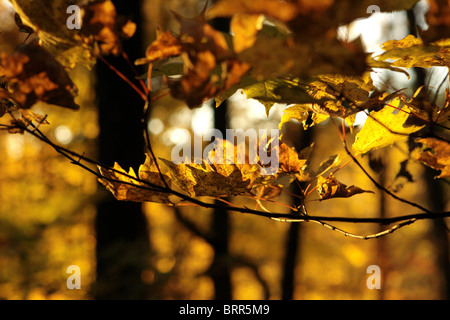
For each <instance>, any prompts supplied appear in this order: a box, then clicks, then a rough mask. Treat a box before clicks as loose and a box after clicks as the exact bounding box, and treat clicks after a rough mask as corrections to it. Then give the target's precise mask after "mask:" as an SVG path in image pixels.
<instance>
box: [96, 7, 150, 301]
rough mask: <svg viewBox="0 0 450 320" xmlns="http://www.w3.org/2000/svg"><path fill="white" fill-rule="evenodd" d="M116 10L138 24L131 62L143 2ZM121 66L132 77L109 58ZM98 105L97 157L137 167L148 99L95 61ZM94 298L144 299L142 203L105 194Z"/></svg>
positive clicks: (135, 53) (138, 50)
mask: <svg viewBox="0 0 450 320" xmlns="http://www.w3.org/2000/svg"><path fill="white" fill-rule="evenodd" d="M113 2H114V4H115V6H116V9H117V12H118V14H120V15H124V16H130V18H131V19H133V21H134V22H136V23H137V24H138V28H137V30H138V31H137V34H135V36H134V37H133V38H132V39H130V40H127V41H126V42H125V43H124V51H125V52H126V53H127V54H128V56H129V57H130V59H131V61H134V59H136V58H138V57H141V56H142V54H143V53H142V51H143V50H142V47H141V45H142V44H141V36H142V34H141V33H140V31H141V30H142V28H141V27H140V25H139V24H140V21H141V18H140V5H141V1H127V2H124V1H113ZM107 60H108V61H109V62H110V63H111V64H112V65H114V66H115V67H116V68H117V69H119V70H120V71H121V72H123V73H124V74H125V75H127V76H128V77H129V78H130V79H133V78H134V74H133V73H132V72H131V70H130V67H129V65H128V64H127V63H126V61H125V60H124V59H123V58H121V57H120V58H119V57H107ZM96 72H97V88H96V90H97V99H98V108H99V125H100V137H99V142H98V143H99V145H98V150H99V161H100V162H101V163H103V164H108V165H113V164H114V162H118V163H119V164H120V165H121V166H122V167H123V168H125V170H128V168H129V167H133V168H134V169H135V170H136V169H137V168H138V166H139V165H140V164H141V163H143V161H144V139H143V133H142V129H141V128H142V127H141V117H142V113H143V106H144V103H143V101H142V100H141V98H140V97H139V96H138V94H136V92H135V91H133V90H132V89H131V88H130V87H129V86H128V85H127V84H126V83H125V82H124V81H123V80H122V79H120V78H119V77H118V76H117V75H116V74H115V73H114V72H112V71H111V70H110V69H109V68H108V67H107V66H106V65H105V64H104V63H103V62H100V61H99V63H98V64H97V69H96ZM95 228H96V233H97V252H96V254H97V279H96V284H95V288H94V290H93V296H94V297H95V298H96V299H145V298H146V297H147V292H146V291H147V290H146V287H145V285H144V284H143V283H142V281H141V273H142V271H143V270H144V269H146V268H147V261H148V260H149V254H150V245H149V235H148V230H147V221H146V218H145V216H144V214H143V212H142V206H141V204H139V203H129V202H119V201H117V200H115V199H114V197H113V196H112V195H110V194H107V195H106V196H105V198H104V199H103V200H101V202H100V203H99V204H98V213H97V217H96V225H95Z"/></svg>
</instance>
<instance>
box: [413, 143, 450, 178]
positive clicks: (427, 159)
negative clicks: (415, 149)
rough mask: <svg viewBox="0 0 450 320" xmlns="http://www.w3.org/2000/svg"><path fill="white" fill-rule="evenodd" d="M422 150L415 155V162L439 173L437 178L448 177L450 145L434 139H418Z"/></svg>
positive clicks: (449, 173) (449, 171)
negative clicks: (417, 161)
mask: <svg viewBox="0 0 450 320" xmlns="http://www.w3.org/2000/svg"><path fill="white" fill-rule="evenodd" d="M418 142H419V143H422V144H423V146H424V148H422V150H420V152H419V154H418V155H417V160H419V161H420V162H422V163H423V164H425V165H427V166H428V167H431V168H433V169H435V170H439V171H441V174H440V175H439V176H437V178H448V177H450V143H448V142H447V141H445V140H441V139H436V138H423V139H418Z"/></svg>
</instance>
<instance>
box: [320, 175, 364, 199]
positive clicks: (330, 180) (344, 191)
mask: <svg viewBox="0 0 450 320" xmlns="http://www.w3.org/2000/svg"><path fill="white" fill-rule="evenodd" d="M317 191H318V192H319V196H320V200H327V199H332V198H349V197H351V196H354V195H355V194H359V193H373V192H372V191H367V190H363V189H361V188H359V187H356V186H350V187H348V186H347V185H345V184H343V183H341V182H339V181H338V180H337V179H336V177H335V176H334V175H333V174H330V175H329V176H328V177H327V178H324V177H322V176H319V177H318V178H317Z"/></svg>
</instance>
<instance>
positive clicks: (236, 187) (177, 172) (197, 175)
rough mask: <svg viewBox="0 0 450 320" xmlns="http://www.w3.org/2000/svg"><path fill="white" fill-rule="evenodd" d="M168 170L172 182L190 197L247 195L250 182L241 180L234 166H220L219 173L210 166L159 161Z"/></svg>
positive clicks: (239, 172)
mask: <svg viewBox="0 0 450 320" xmlns="http://www.w3.org/2000/svg"><path fill="white" fill-rule="evenodd" d="M161 161H163V163H164V164H166V166H167V167H168V168H169V172H170V176H171V179H172V181H173V182H174V183H175V184H176V185H177V186H178V187H179V188H180V189H181V190H183V191H185V192H187V194H188V195H190V196H191V197H200V196H208V197H222V196H236V195H241V194H248V193H249V191H250V181H248V180H243V176H242V173H241V171H240V170H239V168H238V167H237V166H235V165H234V164H223V165H221V170H220V173H219V172H218V171H216V170H215V169H214V168H213V167H212V166H210V165H208V164H207V163H205V162H203V163H202V164H201V165H200V164H185V163H181V164H174V163H173V162H171V161H168V160H165V159H161Z"/></svg>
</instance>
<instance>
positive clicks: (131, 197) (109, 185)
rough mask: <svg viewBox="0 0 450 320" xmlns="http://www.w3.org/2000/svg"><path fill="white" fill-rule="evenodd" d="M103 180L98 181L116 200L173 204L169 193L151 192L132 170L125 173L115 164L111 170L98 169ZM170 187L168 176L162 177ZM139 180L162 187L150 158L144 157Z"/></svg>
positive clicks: (149, 187)
mask: <svg viewBox="0 0 450 320" xmlns="http://www.w3.org/2000/svg"><path fill="white" fill-rule="evenodd" d="M99 171H100V174H101V175H102V176H103V178H100V179H99V182H100V183H102V184H103V185H104V186H105V187H106V189H107V190H109V191H110V192H111V193H112V194H113V195H114V197H115V198H116V199H117V200H121V201H135V202H144V201H149V202H158V203H165V204H170V203H173V201H172V200H171V196H170V194H169V193H164V192H160V191H158V190H151V186H149V185H148V184H145V183H144V182H140V181H138V180H137V176H136V173H135V172H134V170H133V169H132V168H130V170H129V172H126V171H125V170H124V169H122V167H121V166H120V165H119V164H118V163H115V164H114V167H113V168H112V169H107V168H104V167H99ZM164 177H165V180H166V181H167V182H168V183H169V185H170V179H169V177H168V176H164ZM139 178H140V179H141V180H145V181H148V182H150V183H152V184H154V185H157V186H160V187H164V184H163V182H162V180H161V176H160V174H159V172H158V170H157V168H156V165H155V164H154V162H153V161H152V160H151V158H150V157H149V156H148V155H146V160H145V163H144V164H143V165H141V166H140V168H139Z"/></svg>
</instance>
